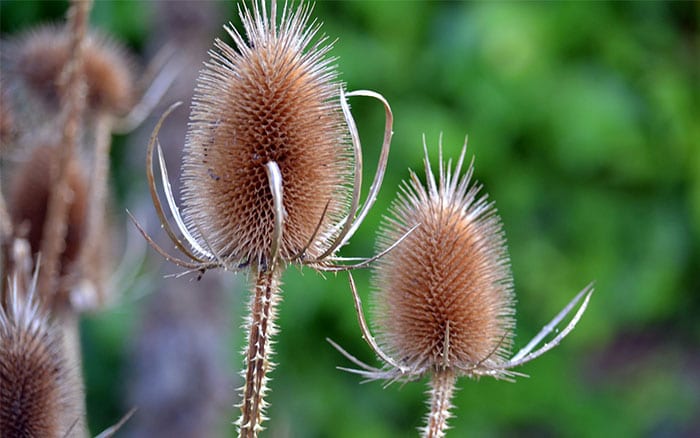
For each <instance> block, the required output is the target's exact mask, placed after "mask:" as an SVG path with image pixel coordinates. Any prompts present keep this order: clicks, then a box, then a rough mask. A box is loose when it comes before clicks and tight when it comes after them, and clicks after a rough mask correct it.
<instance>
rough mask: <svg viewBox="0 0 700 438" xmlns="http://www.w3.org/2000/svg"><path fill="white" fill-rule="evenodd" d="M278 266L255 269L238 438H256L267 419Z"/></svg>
mask: <svg viewBox="0 0 700 438" xmlns="http://www.w3.org/2000/svg"><path fill="white" fill-rule="evenodd" d="M281 272H282V271H281V269H280V268H279V266H272V267H270V268H269V269H267V270H265V269H261V268H258V269H256V270H255V271H254V274H255V277H256V281H255V290H254V293H253V297H252V299H251V302H250V316H249V319H248V324H247V325H248V346H247V347H246V349H245V351H244V353H245V363H246V368H245V371H244V375H243V376H244V378H245V383H244V385H243V388H242V390H243V397H242V400H241V404H240V408H241V416H240V418H239V419H238V422H237V425H238V436H239V437H241V438H252V437H257V436H258V433H259V432H260V431H261V430H263V427H262V423H263V421H265V420H266V419H267V418H266V417H265V415H264V410H265V408H266V407H267V403H266V402H265V394H266V393H267V373H268V372H269V371H271V370H272V368H273V367H274V364H273V363H272V362H271V361H270V357H271V356H272V346H271V343H270V340H271V338H272V336H274V335H275V334H276V333H277V326H276V324H275V319H276V317H277V310H276V308H277V304H278V303H279V301H280V289H279V287H280V275H281Z"/></svg>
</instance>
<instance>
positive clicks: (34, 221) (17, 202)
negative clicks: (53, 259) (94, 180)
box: [8, 144, 88, 274]
mask: <svg viewBox="0 0 700 438" xmlns="http://www.w3.org/2000/svg"><path fill="white" fill-rule="evenodd" d="M58 161H60V149H59V148H58V147H56V146H55V145H51V144H42V145H39V146H37V147H35V148H34V149H33V150H32V151H31V153H30V155H29V157H28V158H27V159H26V160H25V161H23V162H22V163H21V164H20V165H19V166H18V167H17V168H16V169H14V175H13V178H12V181H11V182H10V196H9V205H8V207H9V210H10V216H11V218H12V223H13V229H14V230H15V232H16V233H19V234H23V233H26V235H25V236H22V237H26V238H27V240H28V241H29V244H30V246H31V251H32V254H36V253H37V252H38V251H39V250H40V249H41V241H42V236H43V231H44V222H45V221H46V214H47V210H48V203H49V198H50V195H51V192H52V191H53V190H54V187H52V177H51V173H52V172H51V166H52V163H56V162H58ZM67 172H68V179H67V181H68V187H69V188H70V191H71V199H70V203H69V207H68V220H67V227H68V228H67V230H66V238H65V247H64V250H63V252H62V254H61V261H60V263H61V273H62V274H66V273H68V271H69V270H70V266H71V264H72V263H73V262H74V261H76V259H77V257H78V255H79V253H80V250H81V248H82V245H83V237H84V236H83V235H84V230H85V221H86V214H87V196H88V188H87V182H86V179H85V175H84V173H83V170H82V168H81V167H80V165H79V164H78V162H77V161H73V162H71V163H70V164H69V166H68V167H67Z"/></svg>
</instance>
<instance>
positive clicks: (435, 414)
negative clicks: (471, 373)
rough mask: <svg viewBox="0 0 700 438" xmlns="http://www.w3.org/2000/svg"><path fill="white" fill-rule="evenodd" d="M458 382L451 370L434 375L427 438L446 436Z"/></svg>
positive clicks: (440, 371)
mask: <svg viewBox="0 0 700 438" xmlns="http://www.w3.org/2000/svg"><path fill="white" fill-rule="evenodd" d="M456 381H457V377H456V376H455V373H454V372H453V371H452V370H449V369H441V370H437V371H435V373H434V374H433V377H432V379H431V380H430V414H428V418H427V421H426V423H427V424H426V426H425V428H424V429H423V436H424V437H425V438H442V437H444V436H445V431H446V430H447V420H448V419H449V418H450V417H451V414H450V408H451V407H452V395H453V394H454V389H455V382H456Z"/></svg>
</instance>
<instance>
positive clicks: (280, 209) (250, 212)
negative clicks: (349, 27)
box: [137, 2, 392, 436]
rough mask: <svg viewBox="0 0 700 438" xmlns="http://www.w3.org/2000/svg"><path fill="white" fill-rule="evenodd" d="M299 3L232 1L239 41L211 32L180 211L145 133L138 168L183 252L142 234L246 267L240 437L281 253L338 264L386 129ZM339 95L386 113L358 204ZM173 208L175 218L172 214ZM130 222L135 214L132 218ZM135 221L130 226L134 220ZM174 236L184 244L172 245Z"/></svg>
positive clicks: (305, 261) (351, 138) (259, 389)
mask: <svg viewBox="0 0 700 438" xmlns="http://www.w3.org/2000/svg"><path fill="white" fill-rule="evenodd" d="M310 11H311V8H310V6H309V5H307V4H302V5H300V6H299V7H298V8H297V9H296V10H293V9H292V8H291V7H286V6H285V8H284V10H283V12H282V17H281V20H280V23H279V25H278V24H277V23H276V19H277V10H276V4H275V3H274V2H273V3H272V5H271V10H270V14H269V15H268V11H267V9H266V5H265V2H259V3H258V2H255V3H254V4H253V7H252V10H250V9H248V7H247V6H243V7H242V8H241V9H240V10H239V15H240V16H241V19H242V22H243V25H244V27H245V31H246V35H247V40H246V39H244V37H243V36H242V35H241V34H240V33H238V31H237V30H235V29H234V28H233V27H231V26H229V27H227V28H226V30H227V31H228V33H229V35H230V36H231V37H232V38H233V40H234V42H235V44H236V49H233V48H231V47H229V46H228V45H227V44H225V43H224V42H222V41H220V40H217V41H216V43H215V48H216V50H214V51H212V52H210V55H211V59H210V61H209V62H208V63H207V64H206V68H205V69H204V71H203V72H202V73H201V75H200V77H199V79H198V82H197V88H196V90H195V98H194V100H193V105H192V110H191V114H190V125H189V130H188V134H187V140H186V144H185V158H184V163H183V173H182V180H181V183H182V186H183V190H182V197H183V201H184V211H183V214H182V215H181V214H180V211H179V208H178V207H177V206H176V205H175V201H174V197H173V195H172V192H171V189H170V186H169V183H168V178H167V172H166V167H165V163H164V160H163V156H162V152H161V150H160V146H159V145H157V134H158V130H159V128H160V125H161V124H162V123H163V120H164V118H165V117H167V115H168V114H169V112H170V111H172V110H173V109H174V106H173V107H171V109H170V110H169V111H168V112H166V113H165V115H164V116H163V117H162V118H161V121H160V122H159V123H158V125H157V126H156V128H155V130H154V133H153V135H152V137H151V141H150V144H149V148H148V152H147V156H148V163H147V172H148V177H149V181H150V182H151V194H152V198H153V203H154V205H155V207H156V211H157V212H158V214H159V216H160V218H161V222H162V223H163V225H164V227H165V229H166V231H167V233H168V234H169V236H170V238H171V239H172V241H173V243H174V244H175V245H176V246H177V248H178V249H179V250H180V251H181V252H182V253H183V254H184V255H185V257H186V259H184V260H183V259H182V258H179V257H175V256H172V255H170V254H168V253H167V252H166V251H164V250H163V249H162V248H160V247H159V246H157V245H156V244H155V243H154V242H153V241H152V240H151V239H150V237H149V236H148V235H147V234H146V233H145V232H143V230H142V233H143V234H144V237H145V238H146V239H147V240H148V241H149V242H150V243H151V244H152V245H153V246H154V248H155V249H156V250H157V251H158V252H160V253H161V254H162V255H163V256H164V257H166V258H167V259H168V260H170V261H172V262H174V263H175V264H177V265H178V266H181V267H184V268H187V269H188V270H190V271H200V272H201V273H203V272H204V271H205V270H207V269H211V268H216V267H223V268H225V269H227V270H231V271H238V270H244V269H249V270H250V272H251V274H252V275H253V276H254V277H255V285H254V289H253V293H252V299H251V302H250V315H249V319H248V323H247V324H246V325H247V329H248V346H247V347H246V349H245V351H244V355H245V357H246V360H245V362H246V370H245V371H244V374H243V376H244V379H245V384H244V386H243V391H242V401H241V412H242V413H241V417H240V418H239V420H238V422H237V424H238V426H239V433H240V435H241V436H256V435H257V434H258V432H259V431H260V430H262V426H261V424H262V422H263V420H264V415H263V412H264V408H265V401H264V396H265V393H266V391H267V388H266V380H267V377H266V375H267V373H268V372H269V371H270V369H271V368H272V363H271V362H270V357H271V344H270V339H271V337H272V336H273V335H274V334H275V332H276V330H277V329H276V326H275V311H276V306H277V304H278V302H279V300H280V290H279V287H280V276H281V272H282V270H283V269H284V268H285V267H286V265H288V264H290V263H295V264H301V265H308V266H311V267H313V268H315V269H318V270H325V271H338V270H345V269H350V268H353V267H357V266H364V265H366V264H368V263H369V262H370V261H372V260H374V259H375V258H376V257H375V258H372V259H368V260H363V261H361V262H359V263H356V264H355V265H338V264H337V263H338V262H340V261H345V259H342V258H338V257H335V252H336V251H337V250H338V248H340V247H341V246H343V245H344V244H345V243H346V242H347V241H348V239H350V237H351V236H352V235H353V234H354V233H355V231H356V230H357V228H358V227H359V225H360V223H361V222H362V220H363V219H364V217H365V216H366V214H367V212H368V211H369V209H370V208H371V206H372V204H373V202H374V200H375V199H376V196H377V192H378V190H379V187H380V185H381V181H382V177H383V174H384V169H385V166H386V160H387V156H388V152H389V143H390V139H391V126H392V115H391V110H390V108H389V105H388V103H387V102H386V100H385V99H384V98H383V97H382V96H380V95H378V94H376V93H374V92H370V91H356V92H353V93H347V94H346V93H345V91H344V85H343V84H342V83H340V82H339V79H338V73H337V71H336V70H335V67H334V65H333V61H334V60H333V58H328V57H327V54H328V52H329V50H330V48H331V44H330V43H329V42H328V40H327V38H326V37H321V38H319V39H318V40H316V41H315V42H314V39H315V37H316V34H317V32H318V30H319V26H318V25H317V24H316V23H315V22H314V23H311V24H309V17H310ZM347 96H369V97H373V98H376V99H378V100H379V101H380V102H382V104H383V105H384V107H385V111H386V115H387V121H386V127H385V135H384V142H383V146H382V150H381V153H380V158H379V165H378V168H377V173H376V175H375V178H374V181H373V183H372V186H371V188H370V190H369V194H368V199H367V200H366V201H365V202H364V205H363V206H362V208H361V209H360V208H359V206H360V200H359V197H360V192H361V177H362V151H361V146H360V142H359V135H358V134H357V131H356V128H355V123H354V121H353V119H352V115H351V113H350V110H349V106H348V104H347V102H346V97H347ZM155 150H157V151H158V159H159V164H160V169H161V173H162V182H163V187H164V191H165V195H166V199H167V202H168V206H169V209H170V212H171V214H172V216H173V217H174V220H175V222H176V224H177V229H178V230H179V233H180V234H181V235H182V238H181V237H180V236H179V235H178V234H177V233H176V232H175V231H174V230H173V229H171V227H170V226H169V224H168V220H167V218H166V215H165V212H164V211H163V208H162V204H161V201H160V199H159V197H158V195H157V191H156V187H155V178H154V177H153V154H154V152H155ZM183 217H184V219H183ZM137 226H138V224H137ZM139 228H140V227H139ZM183 240H184V241H186V242H187V243H186V244H185V243H183Z"/></svg>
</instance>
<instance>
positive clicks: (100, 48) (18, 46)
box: [3, 25, 135, 114]
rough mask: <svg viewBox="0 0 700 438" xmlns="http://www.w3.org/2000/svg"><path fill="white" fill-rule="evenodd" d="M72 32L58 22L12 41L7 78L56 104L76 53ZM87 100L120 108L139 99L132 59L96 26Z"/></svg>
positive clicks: (89, 49)
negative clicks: (63, 77)
mask: <svg viewBox="0 0 700 438" xmlns="http://www.w3.org/2000/svg"><path fill="white" fill-rule="evenodd" d="M70 45H71V35H70V33H69V32H67V30H66V29H65V28H62V27H59V26H51V25H49V26H42V27H39V28H37V29H34V30H32V31H29V32H27V33H26V34H24V35H22V36H20V37H18V38H16V39H15V40H14V41H11V42H10V43H9V44H8V50H7V53H6V54H5V59H4V60H3V61H5V62H6V63H7V64H8V73H9V74H8V79H17V80H19V82H20V83H21V84H22V86H23V87H24V88H25V89H26V90H27V91H29V94H30V95H31V96H36V97H38V98H39V99H40V100H41V101H42V102H43V103H45V104H49V105H51V106H54V107H55V106H57V105H58V104H59V103H60V99H61V96H62V94H63V90H61V88H60V83H61V73H62V72H63V69H64V66H65V65H66V63H67V62H68V61H69V60H70V59H71V54H70ZM84 51H85V52H84V69H85V80H86V82H87V93H88V94H87V105H88V108H90V109H92V110H96V111H106V112H109V113H111V114H121V113H124V112H125V111H126V110H128V109H129V108H130V107H131V105H132V104H133V102H134V97H135V94H134V93H135V90H134V78H133V75H132V68H131V65H132V64H133V63H132V61H131V60H130V59H129V57H128V55H127V54H126V53H127V52H126V50H125V49H124V48H123V47H122V46H121V45H120V44H118V43H117V42H116V41H114V40H112V39H110V38H108V37H106V36H104V35H102V34H99V33H96V32H90V33H88V35H87V38H86V40H85V46H84Z"/></svg>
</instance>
